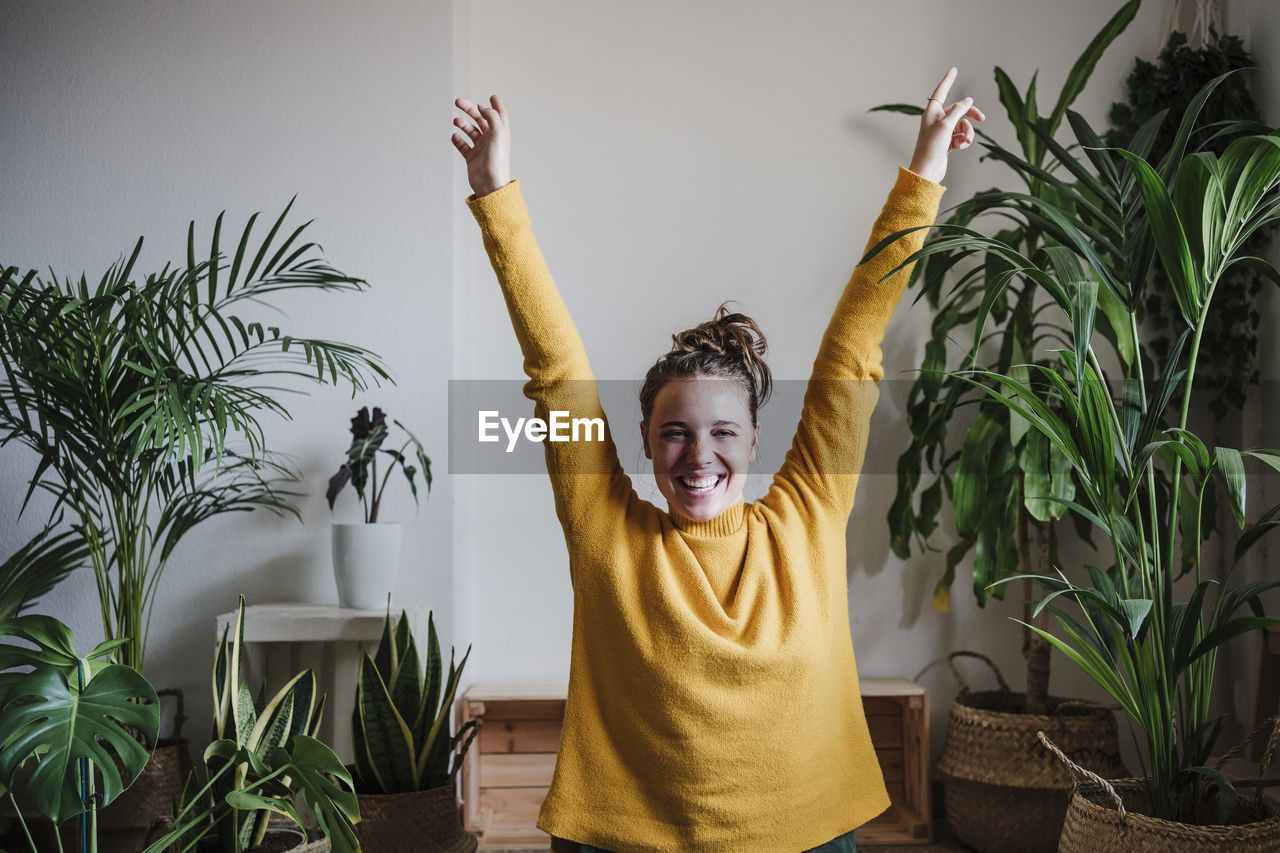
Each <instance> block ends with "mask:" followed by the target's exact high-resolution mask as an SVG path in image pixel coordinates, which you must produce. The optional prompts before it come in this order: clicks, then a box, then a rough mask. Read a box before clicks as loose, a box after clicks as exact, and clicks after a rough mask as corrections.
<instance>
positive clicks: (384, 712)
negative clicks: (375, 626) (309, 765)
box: [351, 612, 479, 794]
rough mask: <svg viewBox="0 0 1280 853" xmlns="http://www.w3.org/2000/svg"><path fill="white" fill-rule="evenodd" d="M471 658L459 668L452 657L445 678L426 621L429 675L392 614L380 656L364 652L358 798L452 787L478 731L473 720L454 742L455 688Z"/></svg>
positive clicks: (430, 621)
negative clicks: (451, 722)
mask: <svg viewBox="0 0 1280 853" xmlns="http://www.w3.org/2000/svg"><path fill="white" fill-rule="evenodd" d="M470 655H471V649H470V648H468V649H467V653H466V654H465V655H463V656H462V660H461V662H459V663H458V664H457V666H456V667H455V666H454V659H453V651H452V649H451V650H450V653H449V672H448V675H447V676H446V675H445V673H444V670H443V666H442V659H441V657H440V644H439V641H438V640H437V639H436V627H435V621H434V618H433V616H432V615H430V614H428V616H427V659H426V670H425V672H424V671H423V670H422V669H421V661H420V660H419V658H418V647H417V643H416V642H415V641H414V637H413V632H411V631H410V630H409V620H408V619H407V618H406V617H405V614H404V613H403V612H401V614H400V619H399V622H398V623H397V624H396V625H395V626H394V627H393V626H392V623H391V613H390V612H388V613H387V620H386V623H385V624H384V626H383V629H382V640H381V642H379V644H378V650H377V653H376V654H375V655H373V656H371V655H369V653H368V652H365V655H364V658H363V659H362V660H361V663H360V676H359V679H358V682H357V684H356V702H355V711H354V712H353V713H352V719H351V734H352V741H353V743H354V747H355V753H356V765H355V766H356V785H357V789H358V790H359V791H360V792H361V793H369V794H402V793H408V792H410V791H424V790H427V789H429V788H436V787H439V786H441V785H444V784H447V783H448V781H449V779H450V778H451V777H452V775H453V773H454V772H456V770H457V767H458V765H459V764H460V762H461V761H462V759H463V757H464V756H465V755H466V752H467V748H468V747H469V746H470V745H471V740H472V739H473V738H474V737H475V734H476V731H477V729H478V725H479V723H478V721H477V720H469V721H468V722H467V723H466V724H464V725H463V726H462V728H461V729H459V730H458V732H457V734H455V735H452V736H451V735H450V733H449V728H448V723H449V710H450V708H452V707H453V699H454V694H455V693H456V692H457V689H458V680H459V679H460V678H461V677H462V669H463V667H465V666H466V665H467V658H468V657H470ZM459 745H461V748H460V749H459V748H458V747H459ZM455 753H456V757H455V758H454V759H453V765H452V768H451V767H450V757H451V756H454V755H455Z"/></svg>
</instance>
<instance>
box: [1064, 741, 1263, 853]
mask: <svg viewBox="0 0 1280 853" xmlns="http://www.w3.org/2000/svg"><path fill="white" fill-rule="evenodd" d="M1274 722H1275V725H1274V732H1273V735H1272V739H1271V744H1270V748H1269V750H1268V753H1267V756H1266V758H1264V760H1263V764H1262V771H1261V773H1262V775H1265V774H1266V766H1267V764H1269V763H1270V760H1271V754H1272V752H1273V751H1274V749H1275V743H1276V739H1277V735H1280V721H1274ZM1254 734H1255V735H1256V734H1257V732H1255V733H1254ZM1252 738H1253V735H1251V736H1250V738H1249V739H1248V740H1246V741H1245V743H1248V742H1249V740H1252ZM1040 740H1041V741H1042V742H1043V743H1044V745H1045V746H1046V747H1047V748H1048V749H1049V750H1051V751H1054V752H1057V748H1056V746H1055V745H1054V744H1053V742H1052V741H1051V740H1050V739H1049V738H1047V737H1045V734H1044V733H1043V732H1041V733H1040ZM1241 746H1244V744H1241ZM1238 749H1239V747H1237V750H1238ZM1235 751H1236V750H1233V751H1232V753H1229V754H1228V755H1227V756H1223V758H1222V759H1221V761H1220V762H1219V765H1221V764H1223V763H1225V762H1226V759H1227V758H1229V757H1230V755H1231V754H1233V753H1234V752H1235ZM1058 757H1059V758H1060V759H1061V760H1062V763H1063V764H1064V765H1065V766H1068V767H1070V768H1071V769H1072V770H1073V771H1074V772H1075V773H1076V774H1077V776H1078V778H1077V781H1076V784H1075V788H1074V790H1073V792H1072V797H1071V805H1070V807H1069V808H1068V809H1067V814H1066V820H1065V822H1064V823H1063V826H1062V840H1061V842H1060V844H1059V846H1058V851H1059V853H1095V851H1099V850H1123V851H1125V853H1275V851H1277V850H1280V814H1278V813H1277V810H1276V808H1275V807H1274V806H1272V805H1271V804H1269V803H1268V801H1266V800H1264V799H1263V798H1262V791H1261V789H1259V791H1258V796H1257V798H1256V799H1254V800H1252V801H1249V802H1241V804H1240V805H1238V806H1237V807H1236V810H1235V811H1234V812H1233V813H1232V815H1231V819H1230V821H1229V822H1228V823H1226V824H1219V825H1213V826H1200V825H1196V824H1190V823H1178V822H1176V821H1170V820H1161V819H1160V818H1156V817H1151V816H1150V815H1148V814H1145V812H1147V811H1150V801H1149V799H1148V797H1147V791H1146V783H1145V782H1144V781H1143V780H1142V779H1113V780H1106V779H1102V778H1100V777H1098V776H1097V775H1096V774H1094V773H1090V772H1089V771H1087V770H1085V769H1083V768H1081V767H1079V766H1077V765H1075V764H1074V763H1073V762H1071V761H1070V759H1068V758H1067V757H1066V756H1065V755H1063V754H1061V753H1058Z"/></svg>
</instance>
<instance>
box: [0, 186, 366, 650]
mask: <svg viewBox="0 0 1280 853" xmlns="http://www.w3.org/2000/svg"><path fill="white" fill-rule="evenodd" d="M290 207H292V202H290V205H289V207H286V208H285V211H284V212H283V213H282V214H281V215H280V217H279V218H277V220H276V221H275V223H274V224H273V225H272V226H271V228H270V230H269V231H268V233H267V234H266V236H265V237H263V238H262V239H260V240H258V239H255V236H254V235H253V233H252V231H253V226H254V223H255V221H256V219H257V215H256V214H255V215H254V216H253V217H251V218H250V219H249V222H248V224H246V226H245V228H244V230H243V232H242V233H241V234H240V236H239V239H238V240H236V242H235V244H234V253H233V255H232V256H231V257H230V258H228V257H226V256H225V255H224V254H223V252H222V243H223V234H222V216H221V215H220V216H219V217H218V220H217V222H216V223H215V225H214V229H213V236H212V239H211V241H210V243H209V245H208V248H207V250H206V249H205V248H204V247H202V246H198V245H197V241H196V233H195V223H192V224H191V226H190V228H189V229H188V236H187V257H186V260H185V262H180V263H170V264H167V265H166V266H165V267H164V268H163V269H162V270H160V271H159V272H156V273H151V274H147V275H145V276H144V275H142V274H140V273H137V272H136V271H135V265H136V263H137V260H138V257H139V254H140V253H141V250H142V241H141V240H139V241H138V243H137V245H136V246H135V247H134V249H133V251H132V253H131V254H130V255H129V256H128V257H127V258H122V259H121V260H120V261H119V262H117V263H116V264H114V265H113V266H112V267H111V268H110V269H109V270H108V271H107V272H106V273H105V274H104V275H103V276H102V278H101V279H100V280H99V281H98V283H97V284H96V285H90V284H89V282H88V281H87V280H86V279H85V278H84V277H81V278H80V279H79V280H78V281H76V280H73V279H65V280H60V279H57V278H56V277H55V278H50V279H49V280H45V279H42V278H40V277H39V276H37V274H36V272H35V271H34V270H32V271H31V272H28V273H26V274H25V275H19V273H18V269H17V268H16V267H9V268H3V267H0V368H3V369H2V370H0V373H3V378H2V379H0V443H4V442H9V441H16V442H19V443H21V444H25V445H27V446H28V447H29V448H31V449H32V450H33V451H35V453H36V455H37V459H38V461H37V463H36V468H35V472H34V475H33V476H32V478H31V480H30V483H29V487H28V489H27V492H26V496H25V499H24V502H23V507H24V508H25V506H26V503H27V501H29V500H30V498H31V496H32V494H33V493H34V492H35V491H36V490H37V489H40V490H43V491H46V492H48V493H50V494H51V495H52V496H53V497H54V499H55V509H54V512H55V513H56V512H58V511H59V510H61V509H63V508H65V509H66V510H67V511H69V512H70V513H71V514H72V516H73V521H74V523H73V529H74V530H75V531H76V532H77V534H78V535H79V536H80V537H81V538H83V540H84V542H85V543H86V544H87V545H88V547H89V549H90V561H91V563H92V565H93V569H94V576H95V579H96V582H97V588H98V598H99V604H100V607H101V611H102V621H103V626H104V630H105V632H106V635H107V636H108V637H121V636H127V637H130V638H131V642H130V644H129V646H128V647H127V649H126V650H125V653H124V662H125V663H128V664H129V665H131V666H133V667H135V668H138V669H140V668H141V666H142V663H143V660H144V656H145V649H146V638H147V625H148V622H149V615H150V609H151V603H152V601H153V600H154V596H155V593H156V587H157V584H158V583H159V580H160V577H161V575H162V573H163V571H164V568H165V565H166V563H167V561H168V559H169V557H170V556H171V555H172V553H173V551H174V549H175V548H176V546H177V544H178V542H179V540H180V539H181V538H182V537H183V536H184V535H185V534H186V533H187V532H188V531H190V530H191V529H192V528H194V527H195V526H196V525H198V524H200V523H202V522H204V521H205V520H207V519H209V518H211V517H213V516H216V515H221V514H223V513H228V512H244V511H249V510H253V509H257V508H267V509H271V510H273V511H276V512H291V513H294V514H295V515H296V510H295V509H294V508H293V506H292V504H291V503H290V499H291V498H293V497H295V496H296V495H297V493H295V492H291V491H289V490H288V483H290V482H292V481H293V480H295V479H297V478H296V474H295V473H294V471H293V469H292V468H291V467H290V466H289V465H287V464H286V463H284V462H283V461H281V460H279V459H278V458H277V457H275V456H274V455H272V454H271V453H270V452H269V451H267V450H266V448H265V447H264V444H263V430H262V425H261V423H260V419H261V418H262V417H263V415H265V414H273V415H278V416H281V417H285V418H287V417H288V410H287V409H286V408H285V406H284V405H283V403H281V401H280V391H281V390H282V389H281V388H280V387H278V384H279V382H280V381H281V380H282V379H286V380H287V379H296V380H305V381H307V382H319V383H326V382H332V383H334V384H337V383H338V382H340V381H342V382H346V383H349V384H350V385H351V387H352V389H353V391H355V390H363V389H365V388H367V387H368V384H369V382H370V381H371V380H379V379H385V378H387V373H386V371H385V369H384V368H383V367H382V365H381V363H380V362H379V360H378V359H377V357H376V356H375V355H373V354H372V353H370V352H368V351H367V350H364V349H361V348H359V347H354V346H351V345H348V344H343V343H337V342H333V341H326V340H319V339H312V338H301V337H295V336H293V335H290V334H288V333H286V332H284V331H282V330H281V329H280V328H278V327H274V326H263V325H262V324H261V323H259V322H256V321H254V320H253V319H252V317H251V316H250V315H249V314H245V313H242V312H243V311H245V310H255V311H256V310H258V306H261V305H263V304H267V305H269V304H270V301H271V298H272V297H273V296H275V295H278V294H280V293H283V292H286V291H289V292H295V291H302V292H305V293H312V292H315V291H325V292H327V291H333V292H341V291H353V290H363V289H364V288H365V287H366V286H367V285H366V284H365V282H363V281H362V280H360V279H358V278H353V277H351V276H348V275H346V274H345V273H342V272H340V271H338V270H336V269H334V268H333V267H331V266H329V265H328V264H327V263H325V262H324V261H323V260H322V259H321V258H320V257H319V255H318V247H317V246H316V245H315V244H314V243H310V242H305V241H304V239H303V238H302V235H303V232H304V231H305V229H306V227H307V225H306V224H304V225H301V226H298V227H296V228H292V229H291V230H290V229H289V228H286V227H285V224H284V223H285V220H286V218H287V216H288V213H289V209H290ZM233 439H239V440H242V441H243V442H244V443H245V445H246V448H245V449H242V450H235V449H232V447H231V446H229V444H228V442H229V440H233Z"/></svg>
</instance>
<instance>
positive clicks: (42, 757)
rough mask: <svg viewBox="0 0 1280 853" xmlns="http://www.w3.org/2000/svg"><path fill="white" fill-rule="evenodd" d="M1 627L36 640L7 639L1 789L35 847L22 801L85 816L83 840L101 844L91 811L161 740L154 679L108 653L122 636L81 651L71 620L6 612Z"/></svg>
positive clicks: (0, 689)
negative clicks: (158, 738) (81, 653)
mask: <svg viewBox="0 0 1280 853" xmlns="http://www.w3.org/2000/svg"><path fill="white" fill-rule="evenodd" d="M0 637H4V638H6V639H9V638H14V639H18V640H22V641H25V642H26V643H29V644H31V645H33V646H34V648H29V647H23V646H17V645H13V644H10V643H0V794H3V795H5V796H6V797H7V798H8V799H9V800H10V801H11V802H12V804H13V805H14V807H15V812H16V814H17V817H18V821H19V823H20V825H21V826H22V829H23V833H24V835H25V838H26V840H27V842H28V843H29V844H30V847H31V850H32V853H39V848H38V847H37V846H36V843H35V841H34V840H33V839H32V837H31V834H30V832H29V831H28V829H27V826H26V823H25V822H24V821H23V818H22V814H23V810H24V809H26V810H29V812H34V813H35V814H39V815H42V816H44V817H46V818H48V819H49V820H51V821H53V823H54V824H55V825H60V824H62V823H64V822H66V821H67V820H69V819H71V818H75V817H77V816H81V817H82V820H81V824H80V828H79V829H80V831H79V836H78V843H77V849H79V850H80V851H81V853H88V851H96V850H97V821H96V820H95V819H94V812H96V810H97V809H98V808H100V807H102V806H106V805H107V804H109V803H110V802H112V801H113V800H114V799H115V798H116V797H118V796H120V794H121V793H122V792H123V791H124V790H125V789H126V788H127V787H129V785H130V784H132V782H133V781H134V780H136V779H137V778H138V775H139V774H140V773H141V772H142V770H143V768H144V767H145V766H146V764H147V760H148V759H149V758H150V747H152V746H154V744H155V742H156V735H157V734H158V732H159V728H160V710H159V709H160V706H159V699H158V698H157V696H156V692H155V689H154V688H152V686H151V685H150V684H149V683H148V682H147V680H146V679H145V678H143V677H142V676H141V675H139V674H138V673H137V672H136V671H135V670H133V669H131V668H130V667H127V666H123V665H121V664H117V663H111V662H110V661H109V660H108V659H107V658H108V656H109V655H111V654H112V653H113V652H114V651H116V650H117V649H118V648H119V647H120V646H121V645H122V644H123V639H121V638H117V639H114V640H109V641H106V642H104V643H101V644H99V645H98V646H97V647H96V648H95V649H93V651H91V652H89V653H88V654H87V655H84V656H78V655H77V654H76V652H75V647H74V646H73V645H72V638H71V631H70V629H68V628H67V626H65V625H63V624H62V623H61V622H59V621H58V620H56V619H53V618H51V617H48V616H38V615H27V616H18V617H16V618H14V619H6V620H2V621H0ZM58 843H59V845H61V843H62V842H61V836H60V835H59V842H58ZM59 849H61V847H60V848H59Z"/></svg>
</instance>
